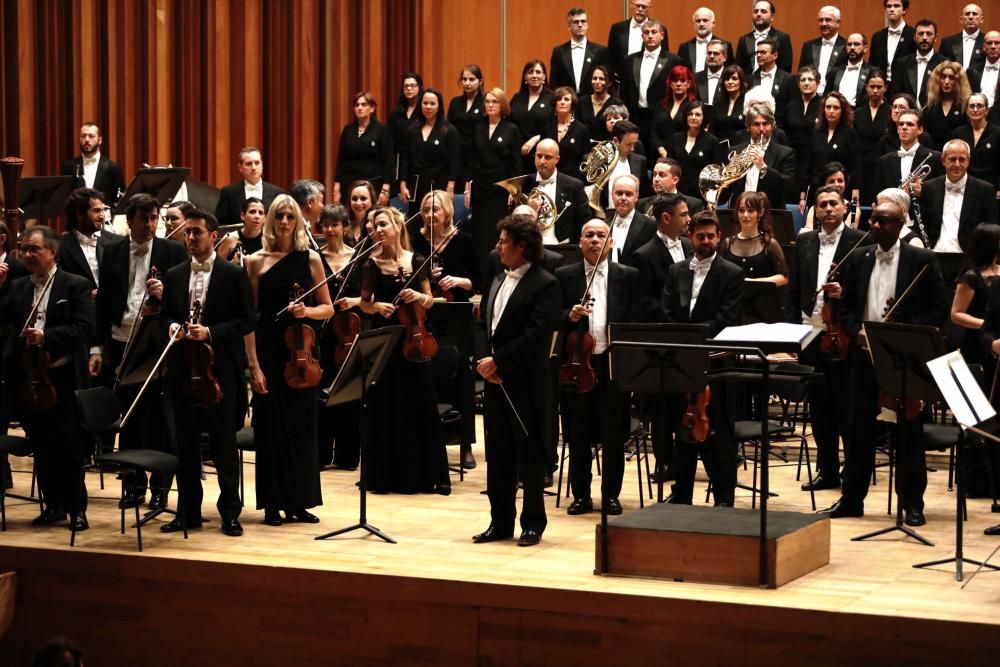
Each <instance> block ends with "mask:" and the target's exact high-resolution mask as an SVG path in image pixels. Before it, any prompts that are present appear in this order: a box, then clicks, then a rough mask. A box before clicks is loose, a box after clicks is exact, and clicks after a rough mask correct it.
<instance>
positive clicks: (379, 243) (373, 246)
mask: <svg viewBox="0 0 1000 667" xmlns="http://www.w3.org/2000/svg"><path fill="white" fill-rule="evenodd" d="M381 243H382V242H381V241H376V242H375V243H374V244H372V247H371V248H368V249H367V250H365V251H364V252H362V253H361V254H359V255H358V256H357V257H355V258H354V259H352V260H351V261H350V262H348V263H347V264H346V265H344V269H346V268H347V267H348V266H351V265H352V264H354V263H355V262H357V261H359V260H361V259H364V257H365V256H366V255H368V254H370V253H371V251H372V250H374V249H375V248H377V247H378V246H379V245H381ZM344 269H341V270H340V271H337V272H336V273H331V274H330V275H328V276H327V277H326V278H324V279H323V280H321V281H319V282H318V283H316V284H315V285H313V286H312V287H310V288H309V290H308V291H306V292H303V293H302V295H301V296H299V297H298V298H297V299H295V300H293V301H291V302H290V303H289V304H288V305H287V306H285V307H284V308H282V309H281V310H279V311H278V312H277V313H275V315H274V321H275V322H277V321H278V318H279V317H281V316H282V315H284V314H285V311H287V310H288V309H289V308H290V307H292V306H293V305H295V304H297V303H300V302H301V301H302V300H303V299H305V298H306V297H307V296H309V295H310V294H312V293H313V292H315V291H316V290H318V289H319V288H320V287H322V286H323V285H325V284H327V283H328V282H330V281H331V280H333V279H334V278H335V277H336V276H339V275H340V274H341V273H343V271H344Z"/></svg>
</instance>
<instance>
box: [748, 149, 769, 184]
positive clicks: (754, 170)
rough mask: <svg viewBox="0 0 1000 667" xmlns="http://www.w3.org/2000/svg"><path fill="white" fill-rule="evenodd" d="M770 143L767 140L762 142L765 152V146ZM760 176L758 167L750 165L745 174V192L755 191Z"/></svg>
mask: <svg viewBox="0 0 1000 667" xmlns="http://www.w3.org/2000/svg"><path fill="white" fill-rule="evenodd" d="M770 144H771V142H770V141H768V142H767V143H766V144H764V145H763V146H762V148H763V149H764V152H765V153H766V152H767V147H768V146H769V145H770ZM761 176H762V174H761V169H760V167H758V166H757V165H754V166H752V167H750V171H748V172H747V176H746V178H747V180H746V188H745V190H746V191H747V192H757V188H758V187H759V186H760V179H761Z"/></svg>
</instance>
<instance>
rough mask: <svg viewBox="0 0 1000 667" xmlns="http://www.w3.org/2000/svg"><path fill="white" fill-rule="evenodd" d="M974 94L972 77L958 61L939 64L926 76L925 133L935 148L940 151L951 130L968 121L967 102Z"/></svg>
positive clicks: (949, 137) (949, 136)
mask: <svg viewBox="0 0 1000 667" xmlns="http://www.w3.org/2000/svg"><path fill="white" fill-rule="evenodd" d="M971 94H972V88H971V87H970V86H969V77H968V76H966V74H965V70H963V69H962V66H961V65H960V64H959V63H956V62H953V61H951V60H946V61H944V62H943V63H938V66H937V67H935V68H934V71H933V72H932V73H931V75H930V77H929V78H928V79H927V106H925V107H924V134H925V135H927V136H928V137H929V138H930V139H932V140H933V142H934V145H933V148H934V150H941V147H942V146H944V145H945V143H946V142H947V141H948V140H949V139H951V135H952V133H953V132H954V131H955V130H957V129H958V128H960V127H961V126H963V125H965V123H966V122H967V121H968V118H967V117H966V115H965V104H966V102H968V100H969V95H971Z"/></svg>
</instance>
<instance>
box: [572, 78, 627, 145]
mask: <svg viewBox="0 0 1000 667" xmlns="http://www.w3.org/2000/svg"><path fill="white" fill-rule="evenodd" d="M610 86H611V73H610V70H608V68H607V67H605V66H604V65H598V66H597V67H595V68H594V71H593V73H592V74H591V75H590V88H591V93H590V94H589V95H585V96H581V97H580V99H579V100H577V106H576V119H577V120H578V121H580V122H581V123H583V124H584V125H586V126H587V129H588V130H590V138H591V140H593V141H606V140H607V139H609V138H611V133H610V132H609V131H608V129H607V127H606V126H605V123H604V113H605V112H606V111H607V110H608V108H609V107H611V106H620V105H624V104H625V103H624V102H623V101H622V100H620V99H618V98H617V97H614V96H612V95H611V93H610V90H609V88H610Z"/></svg>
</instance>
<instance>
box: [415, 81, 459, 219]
mask: <svg viewBox="0 0 1000 667" xmlns="http://www.w3.org/2000/svg"><path fill="white" fill-rule="evenodd" d="M420 115H421V118H422V120H423V122H422V123H420V124H415V125H411V126H410V128H409V129H408V130H407V132H406V150H405V152H404V153H403V169H402V170H401V172H400V174H401V175H400V178H401V180H400V182H399V198H400V199H401V200H402V201H403V203H404V204H410V210H411V213H410V215H413V214H415V213H416V212H417V208H418V207H419V206H420V201H421V200H422V199H423V198H424V195H425V194H427V193H428V192H430V191H431V190H433V189H438V188H443V189H444V190H446V191H447V192H448V196H449V197H454V196H455V182H456V181H457V180H458V178H459V176H460V174H461V171H462V165H461V139H459V136H458V131H457V130H455V128H454V127H452V126H451V124H449V123H448V121H446V120H445V118H444V97H443V96H442V95H441V93H440V92H439V91H437V90H435V89H434V88H428V89H427V90H425V91H424V94H423V96H422V97H421V98H420ZM419 226H420V225H419V223H417V224H416V227H415V228H417V229H419Z"/></svg>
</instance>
